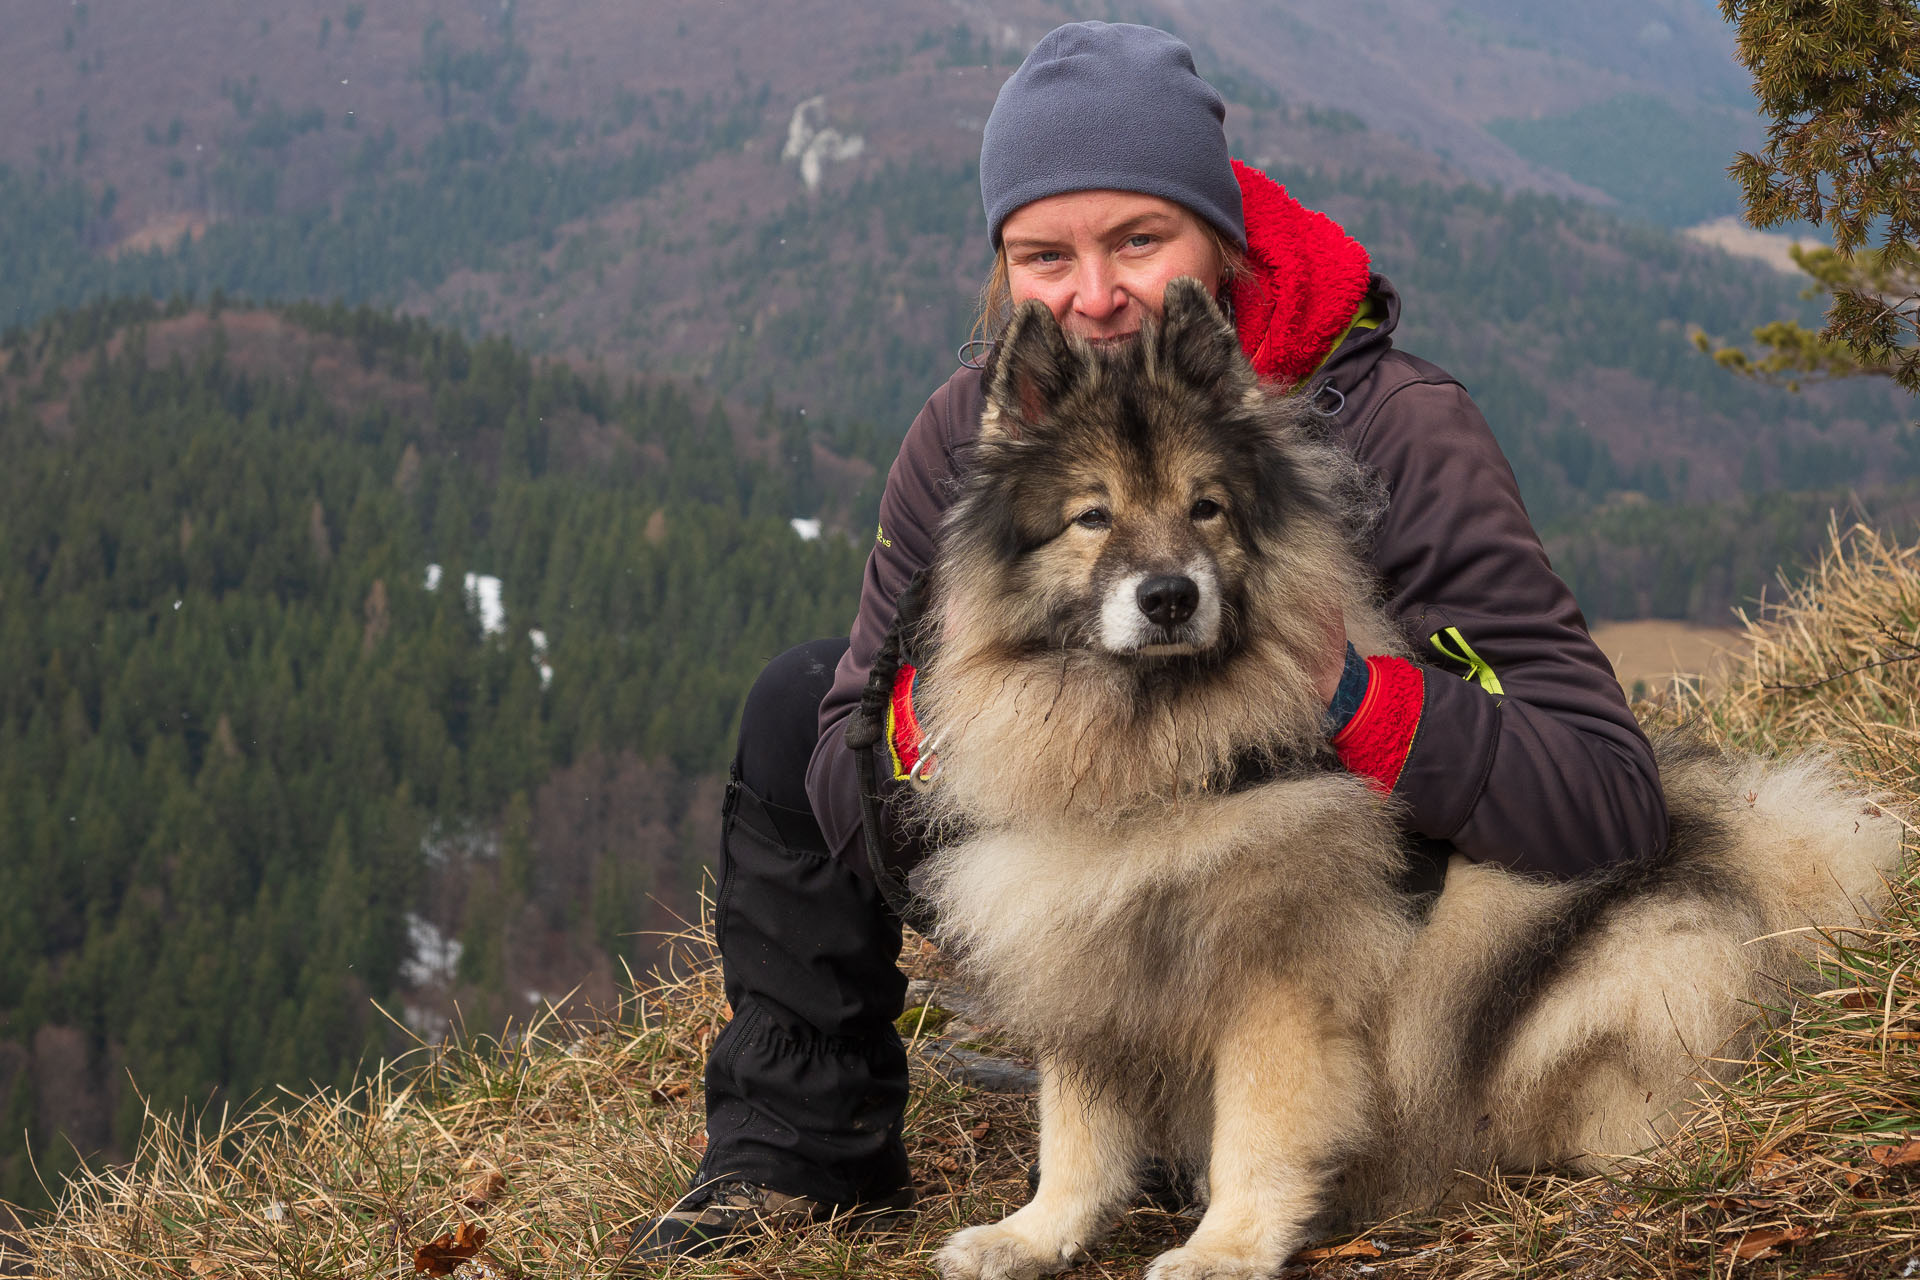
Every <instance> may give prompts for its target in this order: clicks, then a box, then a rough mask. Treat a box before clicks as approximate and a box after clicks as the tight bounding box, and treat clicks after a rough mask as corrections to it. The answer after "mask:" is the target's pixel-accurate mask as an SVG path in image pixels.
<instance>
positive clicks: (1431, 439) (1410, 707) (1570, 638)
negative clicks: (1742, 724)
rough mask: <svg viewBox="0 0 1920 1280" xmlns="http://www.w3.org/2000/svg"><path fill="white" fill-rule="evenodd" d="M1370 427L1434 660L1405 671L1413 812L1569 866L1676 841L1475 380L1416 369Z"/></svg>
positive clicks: (1423, 645)
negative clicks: (1670, 838)
mask: <svg viewBox="0 0 1920 1280" xmlns="http://www.w3.org/2000/svg"><path fill="white" fill-rule="evenodd" d="M1436 372H1437V371H1436ZM1355 440H1356V452H1357V453H1358V454H1359V455H1360V457H1361V459H1362V460H1363V461H1365V462H1366V463H1368V464H1370V465H1371V466H1372V467H1374V468H1375V469H1376V471H1377V472H1378V473H1379V474H1380V475H1381V476H1382V477H1383V478H1384V479H1385V481H1386V483H1387V485H1388V490H1389V497H1388V506H1387V513H1386V515H1385V517H1384V518H1383V520H1382V523H1381V524H1380V526H1379V528H1378V529H1377V531H1376V535H1375V540H1374V562H1375V565H1376V567H1377V568H1378V569H1379V572H1380V574H1381V576H1382V579H1383V581H1384V583H1385V588H1386V592H1387V605H1388V608H1389V611H1390V612H1391V613H1392V614H1393V616H1394V617H1395V618H1397V619H1398V620H1399V622H1400V624H1401V626H1402V629H1403V630H1404V631H1405V632H1406V634H1407V635H1408V637H1409V639H1410V640H1411V641H1412V643H1413V644H1414V645H1415V646H1416V650H1417V656H1418V657H1419V658H1420V660H1421V662H1422V663H1423V664H1428V665H1422V666H1421V667H1420V668H1418V669H1417V671H1415V672H1413V673H1409V672H1408V671H1407V670H1406V669H1405V668H1402V670H1401V678H1402V680H1403V682H1404V683H1403V685H1402V690H1403V693H1404V696H1403V697H1402V699H1401V706H1400V708H1399V709H1398V710H1399V715H1398V720H1399V722H1400V724H1401V725H1403V726H1404V730H1402V731H1403V732H1405V734H1406V736H1407V741H1406V744H1405V754H1404V757H1403V758H1402V759H1401V760H1400V761H1399V762H1398V775H1397V777H1396V778H1394V780H1393V782H1392V789H1393V793H1394V794H1395V795H1396V796H1397V797H1398V798H1399V799H1400V800H1401V801H1402V802H1403V803H1404V805H1405V806H1406V813H1407V819H1406V824H1407V825H1408V826H1409V827H1410V828H1411V829H1412V830H1414V831H1415V832H1417V833H1418V834H1420V835H1424V836H1430V837H1433V838H1437V839H1442V840H1447V841H1450V842H1451V843H1452V844H1453V845H1454V847H1455V848H1456V849H1458V850H1459V851H1460V852H1462V853H1464V854H1466V855H1467V856H1468V857H1470V858H1473V859H1475V860H1485V861H1492V862H1498V863H1501V864H1504V865H1506V866H1508V867H1510V868H1512V869H1513V870H1515V871H1519V872H1523V873H1530V874H1536V875H1546V876H1554V877H1572V876H1579V875H1584V874H1586V873H1588V872H1592V871H1595V870H1598V869H1601V868H1604V867H1607V866H1610V865H1613V864H1616V863H1620V862H1624V861H1628V860H1632V859H1635V858H1641V857H1648V856H1651V855H1653V854H1655V853H1657V852H1659V851H1660V850H1662V849H1663V848H1664V847H1665V845H1666V838H1667V815H1666V805H1665V801H1664V799H1663V797H1662V795H1661V791H1660V782H1659V775H1658V771H1657V769H1656V767H1655V765H1654V761H1653V752H1652V749H1651V748H1650V747H1649V746H1648V744H1647V740H1646V736H1645V735H1644V734H1643V733H1642V732H1641V731H1640V728H1639V726H1638V724H1637V723H1636V722H1635V721H1634V718H1633V714H1632V712H1631V711H1629V710H1628V708H1627V701H1626V696H1625V694H1624V693H1623V692H1622V690H1621V688H1620V684H1619V681H1618V680H1617V679H1615V677H1614V674H1613V669H1612V667H1611V666H1610V665H1609V664H1608V662H1607V660H1606V658H1605V657H1604V656H1603V655H1602V654H1601V652H1600V650H1599V647H1598V646H1597V645H1595V644H1594V642H1593V638H1592V636H1590V635H1589V634H1588V632H1587V627H1586V620H1585V619H1584V618H1583V617H1582V616H1581V614H1580V610H1579V607H1578V606H1577V605H1576V604H1575V603H1574V599H1573V593H1572V592H1571V591H1570V590H1569V589H1568V588H1567V586H1566V584H1565V583H1564V582H1562V581H1561V580H1560V578H1559V576H1558V575H1556V574H1555V573H1554V572H1553V568H1552V566H1551V565H1550V564H1549V563H1548V561H1547V556H1546V552H1545V551H1544V550H1543V549H1542V547H1541V545H1540V540H1539V537H1538V535H1537V534H1536V533H1535V532H1534V529H1533V525H1532V522H1531V521H1530V520H1529V519H1528V518H1527V513H1526V509H1525V507H1524V506H1523V505H1522V504H1521V501H1520V492H1519V488H1518V486H1517V485H1516V484H1515V482H1514V478H1513V472H1512V470H1511V468H1510V467H1509V466H1508V465H1507V461H1506V458H1505V457H1504V456H1503V455H1502V454H1501V452H1500V448H1499V446H1498V445H1497V444H1496V443H1495V442H1494V439H1493V433H1492V432H1491V431H1490V430H1489V429H1488V427H1487V423H1486V420H1485V418H1483V417H1482V416H1481V414H1480V411H1479V409H1478V408H1477V407H1475V405H1474V403H1473V401H1472V400H1471V399H1469V398H1468V396H1467V393H1466V391H1465V390H1464V389H1463V388H1462V387H1461V386H1460V385H1459V384H1458V383H1456V382H1453V381H1452V380H1451V379H1446V378H1444V377H1443V376H1441V377H1431V378H1428V379H1425V380H1420V381H1411V382H1409V383H1408V384H1406V385H1404V386H1402V387H1400V388H1398V389H1397V390H1395V391H1394V392H1392V393H1391V394H1390V395H1389V396H1388V397H1386V398H1385V399H1384V400H1383V401H1381V402H1380V404H1379V405H1378V407H1377V409H1376V410H1375V412H1374V415H1373V421H1372V422H1370V423H1363V424H1358V425H1357V431H1356V435H1355ZM1436 638H1437V640H1436ZM1435 664H1437V665H1435ZM1336 745H1338V743H1336Z"/></svg>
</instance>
